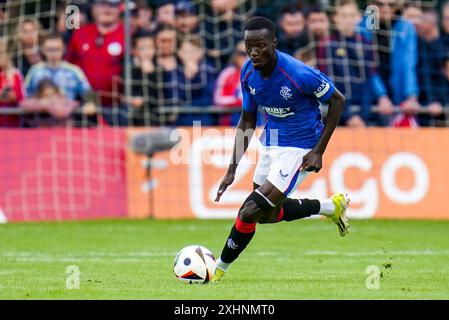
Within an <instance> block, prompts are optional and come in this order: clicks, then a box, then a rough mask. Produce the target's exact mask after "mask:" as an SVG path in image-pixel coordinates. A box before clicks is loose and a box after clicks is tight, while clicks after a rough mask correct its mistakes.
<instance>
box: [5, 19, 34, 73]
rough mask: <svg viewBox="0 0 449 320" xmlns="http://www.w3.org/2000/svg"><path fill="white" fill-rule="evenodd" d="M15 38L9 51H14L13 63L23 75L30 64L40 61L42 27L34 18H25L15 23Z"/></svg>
mask: <svg viewBox="0 0 449 320" xmlns="http://www.w3.org/2000/svg"><path fill="white" fill-rule="evenodd" d="M16 34H17V39H16V40H15V41H14V43H13V44H12V47H11V51H10V52H14V54H15V55H14V56H13V62H14V65H15V66H16V67H17V68H18V69H19V70H20V72H21V73H22V74H23V75H24V76H25V75H26V74H27V73H28V70H29V69H30V68H31V66H32V65H34V64H36V63H39V62H41V60H42V57H41V55H40V53H39V38H40V37H41V36H42V28H41V25H40V23H39V20H37V19H36V18H25V19H23V20H21V21H20V22H19V24H18V25H17V33H16Z"/></svg>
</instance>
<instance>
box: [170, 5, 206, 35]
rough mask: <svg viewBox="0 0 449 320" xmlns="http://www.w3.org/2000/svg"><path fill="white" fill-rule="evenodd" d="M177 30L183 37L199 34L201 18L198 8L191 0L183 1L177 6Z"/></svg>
mask: <svg viewBox="0 0 449 320" xmlns="http://www.w3.org/2000/svg"><path fill="white" fill-rule="evenodd" d="M175 13H176V29H177V30H178V33H179V34H180V35H181V37H183V38H184V37H186V36H189V35H192V34H198V33H199V30H198V26H199V21H200V19H199V17H198V6H197V5H196V4H194V3H193V2H192V1H189V0H182V1H180V2H178V3H177V4H176V8H175Z"/></svg>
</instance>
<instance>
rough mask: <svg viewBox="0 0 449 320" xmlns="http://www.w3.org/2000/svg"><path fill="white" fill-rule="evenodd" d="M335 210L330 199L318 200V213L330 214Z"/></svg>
mask: <svg viewBox="0 0 449 320" xmlns="http://www.w3.org/2000/svg"><path fill="white" fill-rule="evenodd" d="M334 212H335V204H334V203H333V202H332V199H326V200H320V213H319V214H321V215H323V216H330V215H331V214H333V213H334Z"/></svg>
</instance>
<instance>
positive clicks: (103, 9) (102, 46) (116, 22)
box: [66, 0, 128, 125]
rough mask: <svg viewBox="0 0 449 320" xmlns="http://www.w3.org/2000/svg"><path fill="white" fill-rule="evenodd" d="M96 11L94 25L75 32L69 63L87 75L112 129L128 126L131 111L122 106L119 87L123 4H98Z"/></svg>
mask: <svg viewBox="0 0 449 320" xmlns="http://www.w3.org/2000/svg"><path fill="white" fill-rule="evenodd" d="M92 9H93V17H94V23H92V24H88V25H86V26H84V27H82V28H80V29H78V30H76V31H75V32H74V34H73V36H72V39H71V41H70V44H69V46H68V48H67V54H66V59H67V60H68V61H69V62H71V63H73V64H75V65H77V66H79V67H80V68H81V69H82V70H83V71H84V73H85V74H86V76H87V79H88V80H89V83H90V84H91V86H92V88H93V89H94V90H95V91H96V92H97V94H98V96H99V97H100V103H101V106H102V116H103V119H104V120H105V121H106V122H107V123H108V124H110V125H126V123H127V117H128V111H127V109H126V106H122V105H121V104H120V101H119V92H120V91H121V90H120V89H121V88H120V87H119V86H118V83H117V82H118V81H117V79H119V77H120V76H121V75H122V72H123V57H124V53H123V51H124V28H123V24H122V23H121V21H120V0H95V1H94V4H93V8H92ZM117 106H119V107H118V108H117Z"/></svg>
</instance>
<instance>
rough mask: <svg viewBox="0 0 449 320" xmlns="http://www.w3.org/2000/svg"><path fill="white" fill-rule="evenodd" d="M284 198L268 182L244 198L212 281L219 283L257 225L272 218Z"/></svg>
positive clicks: (250, 237) (251, 236)
mask: <svg viewBox="0 0 449 320" xmlns="http://www.w3.org/2000/svg"><path fill="white" fill-rule="evenodd" d="M284 198H285V196H284V195H283V194H282V192H280V191H279V190H278V189H276V188H275V187H274V186H273V185H272V184H271V183H270V182H269V181H268V180H266V181H265V182H264V183H263V184H262V185H261V186H260V187H259V188H257V189H256V190H255V191H253V192H252V193H251V194H250V195H249V196H248V198H246V200H245V201H244V203H243V205H242V206H241V207H240V210H239V212H238V216H237V220H236V222H235V224H234V225H233V227H232V229H231V232H230V234H229V236H228V238H227V240H226V242H225V245H224V247H223V250H222V252H221V256H220V258H219V259H218V260H217V270H216V271H215V275H214V277H213V279H212V281H219V280H220V279H221V278H222V277H223V275H224V273H225V272H226V270H227V268H228V267H229V265H230V264H231V263H232V262H234V261H235V260H236V259H237V258H238V257H239V255H240V254H241V253H242V252H243V250H245V248H246V247H247V245H248V244H249V242H250V241H251V239H252V238H253V236H254V234H255V232H256V225H257V223H258V222H259V221H261V220H265V219H267V217H268V216H272V215H273V209H274V208H275V207H276V205H277V204H279V203H280V202H281V201H282V200H284Z"/></svg>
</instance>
